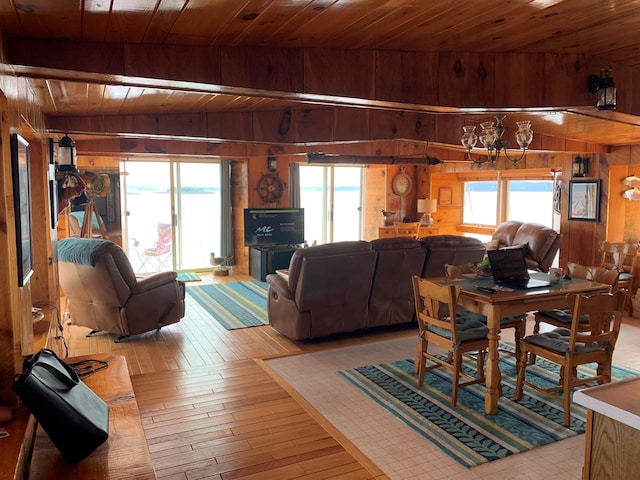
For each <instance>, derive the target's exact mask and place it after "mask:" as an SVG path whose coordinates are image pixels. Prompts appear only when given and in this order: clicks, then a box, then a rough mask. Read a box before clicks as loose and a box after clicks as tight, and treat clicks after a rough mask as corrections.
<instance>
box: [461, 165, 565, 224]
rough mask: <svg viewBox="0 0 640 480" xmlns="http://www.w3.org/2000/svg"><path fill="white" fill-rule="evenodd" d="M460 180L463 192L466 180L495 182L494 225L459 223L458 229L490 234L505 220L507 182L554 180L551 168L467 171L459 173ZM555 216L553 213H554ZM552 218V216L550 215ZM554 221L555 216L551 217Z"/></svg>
mask: <svg viewBox="0 0 640 480" xmlns="http://www.w3.org/2000/svg"><path fill="white" fill-rule="evenodd" d="M459 179H460V180H461V181H462V183H463V186H462V191H463V192H464V184H465V183H466V182H478V181H484V182H486V181H495V182H496V195H497V199H496V205H497V206H496V208H497V212H496V225H475V224H469V223H461V224H460V225H458V230H459V231H461V232H464V233H470V234H479V235H492V234H493V232H494V230H495V229H496V227H497V226H498V225H500V224H501V223H502V222H504V221H506V220H507V201H508V198H507V197H508V194H509V188H508V183H509V182H510V181H513V180H538V181H545V180H551V181H553V180H554V172H553V170H548V169H527V170H505V171H490V172H467V173H464V174H460V175H459ZM465 200H466V199H465V195H464V194H463V196H462V217H463V218H464V209H465ZM554 216H555V214H554ZM552 218H553V217H552ZM553 223H555V218H554V219H553Z"/></svg>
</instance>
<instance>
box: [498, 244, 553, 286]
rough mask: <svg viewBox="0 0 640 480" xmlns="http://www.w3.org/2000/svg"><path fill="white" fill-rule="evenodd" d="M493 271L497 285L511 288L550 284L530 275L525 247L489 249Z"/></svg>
mask: <svg viewBox="0 0 640 480" xmlns="http://www.w3.org/2000/svg"><path fill="white" fill-rule="evenodd" d="M487 255H488V256H489V263H490V264H491V273H492V274H493V281H494V282H496V285H502V286H505V287H511V288H536V287H546V286H548V285H550V282H549V281H547V280H538V279H535V278H531V277H530V276H529V270H528V269H527V262H526V260H525V259H524V248H505V249H500V250H488V251H487Z"/></svg>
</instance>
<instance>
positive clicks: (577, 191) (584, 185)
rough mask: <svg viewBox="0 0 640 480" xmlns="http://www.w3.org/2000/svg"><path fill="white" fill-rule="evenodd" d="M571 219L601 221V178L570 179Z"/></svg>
mask: <svg viewBox="0 0 640 480" xmlns="http://www.w3.org/2000/svg"><path fill="white" fill-rule="evenodd" d="M569 220H580V221H583V222H599V221H600V180H599V179H591V180H571V181H569Z"/></svg>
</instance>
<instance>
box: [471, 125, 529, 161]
mask: <svg viewBox="0 0 640 480" xmlns="http://www.w3.org/2000/svg"><path fill="white" fill-rule="evenodd" d="M504 117H505V115H503V114H498V115H496V121H497V124H496V125H494V124H493V122H490V121H487V122H482V123H481V124H480V126H481V127H482V132H480V135H476V133H475V129H476V127H475V126H474V125H465V126H464V127H462V129H463V131H464V133H463V135H462V138H461V139H460V142H461V143H462V146H463V147H464V148H465V149H466V150H467V153H466V157H467V159H468V160H470V161H472V162H473V163H474V164H475V165H477V166H478V167H482V165H483V164H484V163H487V162H488V163H489V165H490V166H491V168H495V164H496V160H498V157H499V156H500V152H504V156H505V157H506V159H507V160H509V161H510V162H511V163H512V164H513V165H514V166H515V165H517V164H518V162H519V161H520V160H522V159H523V158H524V155H525V153H526V151H527V148H529V145H530V144H531V141H532V140H533V131H532V130H531V122H530V121H528V120H523V121H520V122H516V124H517V125H518V131H517V132H516V142H517V143H518V146H519V147H520V150H521V151H522V153H521V154H520V156H519V157H517V158H515V157H510V156H509V153H508V152H507V148H509V141H508V140H502V134H503V133H504V126H503V125H502V120H503V119H504ZM478 139H479V140H480V143H482V145H483V146H484V147H485V148H486V149H487V158H486V159H484V158H473V157H472V156H471V150H472V149H473V148H474V147H475V146H476V143H477V142H478Z"/></svg>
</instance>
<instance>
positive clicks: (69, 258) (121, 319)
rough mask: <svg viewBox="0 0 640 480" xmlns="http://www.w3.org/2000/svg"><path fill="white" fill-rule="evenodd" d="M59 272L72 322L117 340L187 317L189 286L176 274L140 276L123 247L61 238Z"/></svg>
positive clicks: (83, 239)
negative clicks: (186, 286)
mask: <svg viewBox="0 0 640 480" xmlns="http://www.w3.org/2000/svg"><path fill="white" fill-rule="evenodd" d="M58 272H59V277H60V285H61V286H62V290H63V292H64V295H65V297H66V299H67V308H68V310H69V314H70V318H71V321H72V322H73V323H74V324H76V325H80V326H84V327H89V328H91V330H92V331H94V332H95V331H103V332H110V333H115V334H117V335H118V338H117V339H116V342H117V341H120V340H121V339H122V338H124V337H128V336H130V335H137V334H139V333H143V332H148V331H151V330H157V329H160V328H161V327H163V326H165V325H170V324H172V323H176V322H178V321H180V319H181V318H182V317H184V308H185V303H184V297H185V285H184V282H181V281H179V280H177V274H176V272H160V273H156V274H153V275H150V276H148V277H144V278H136V275H135V273H134V271H133V269H132V268H131V264H130V263H129V259H128V258H127V256H126V254H125V253H124V251H123V250H122V248H120V247H119V246H118V245H116V244H115V243H113V242H111V241H108V240H99V239H90V238H71V237H70V238H65V239H63V240H60V241H59V242H58Z"/></svg>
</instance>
